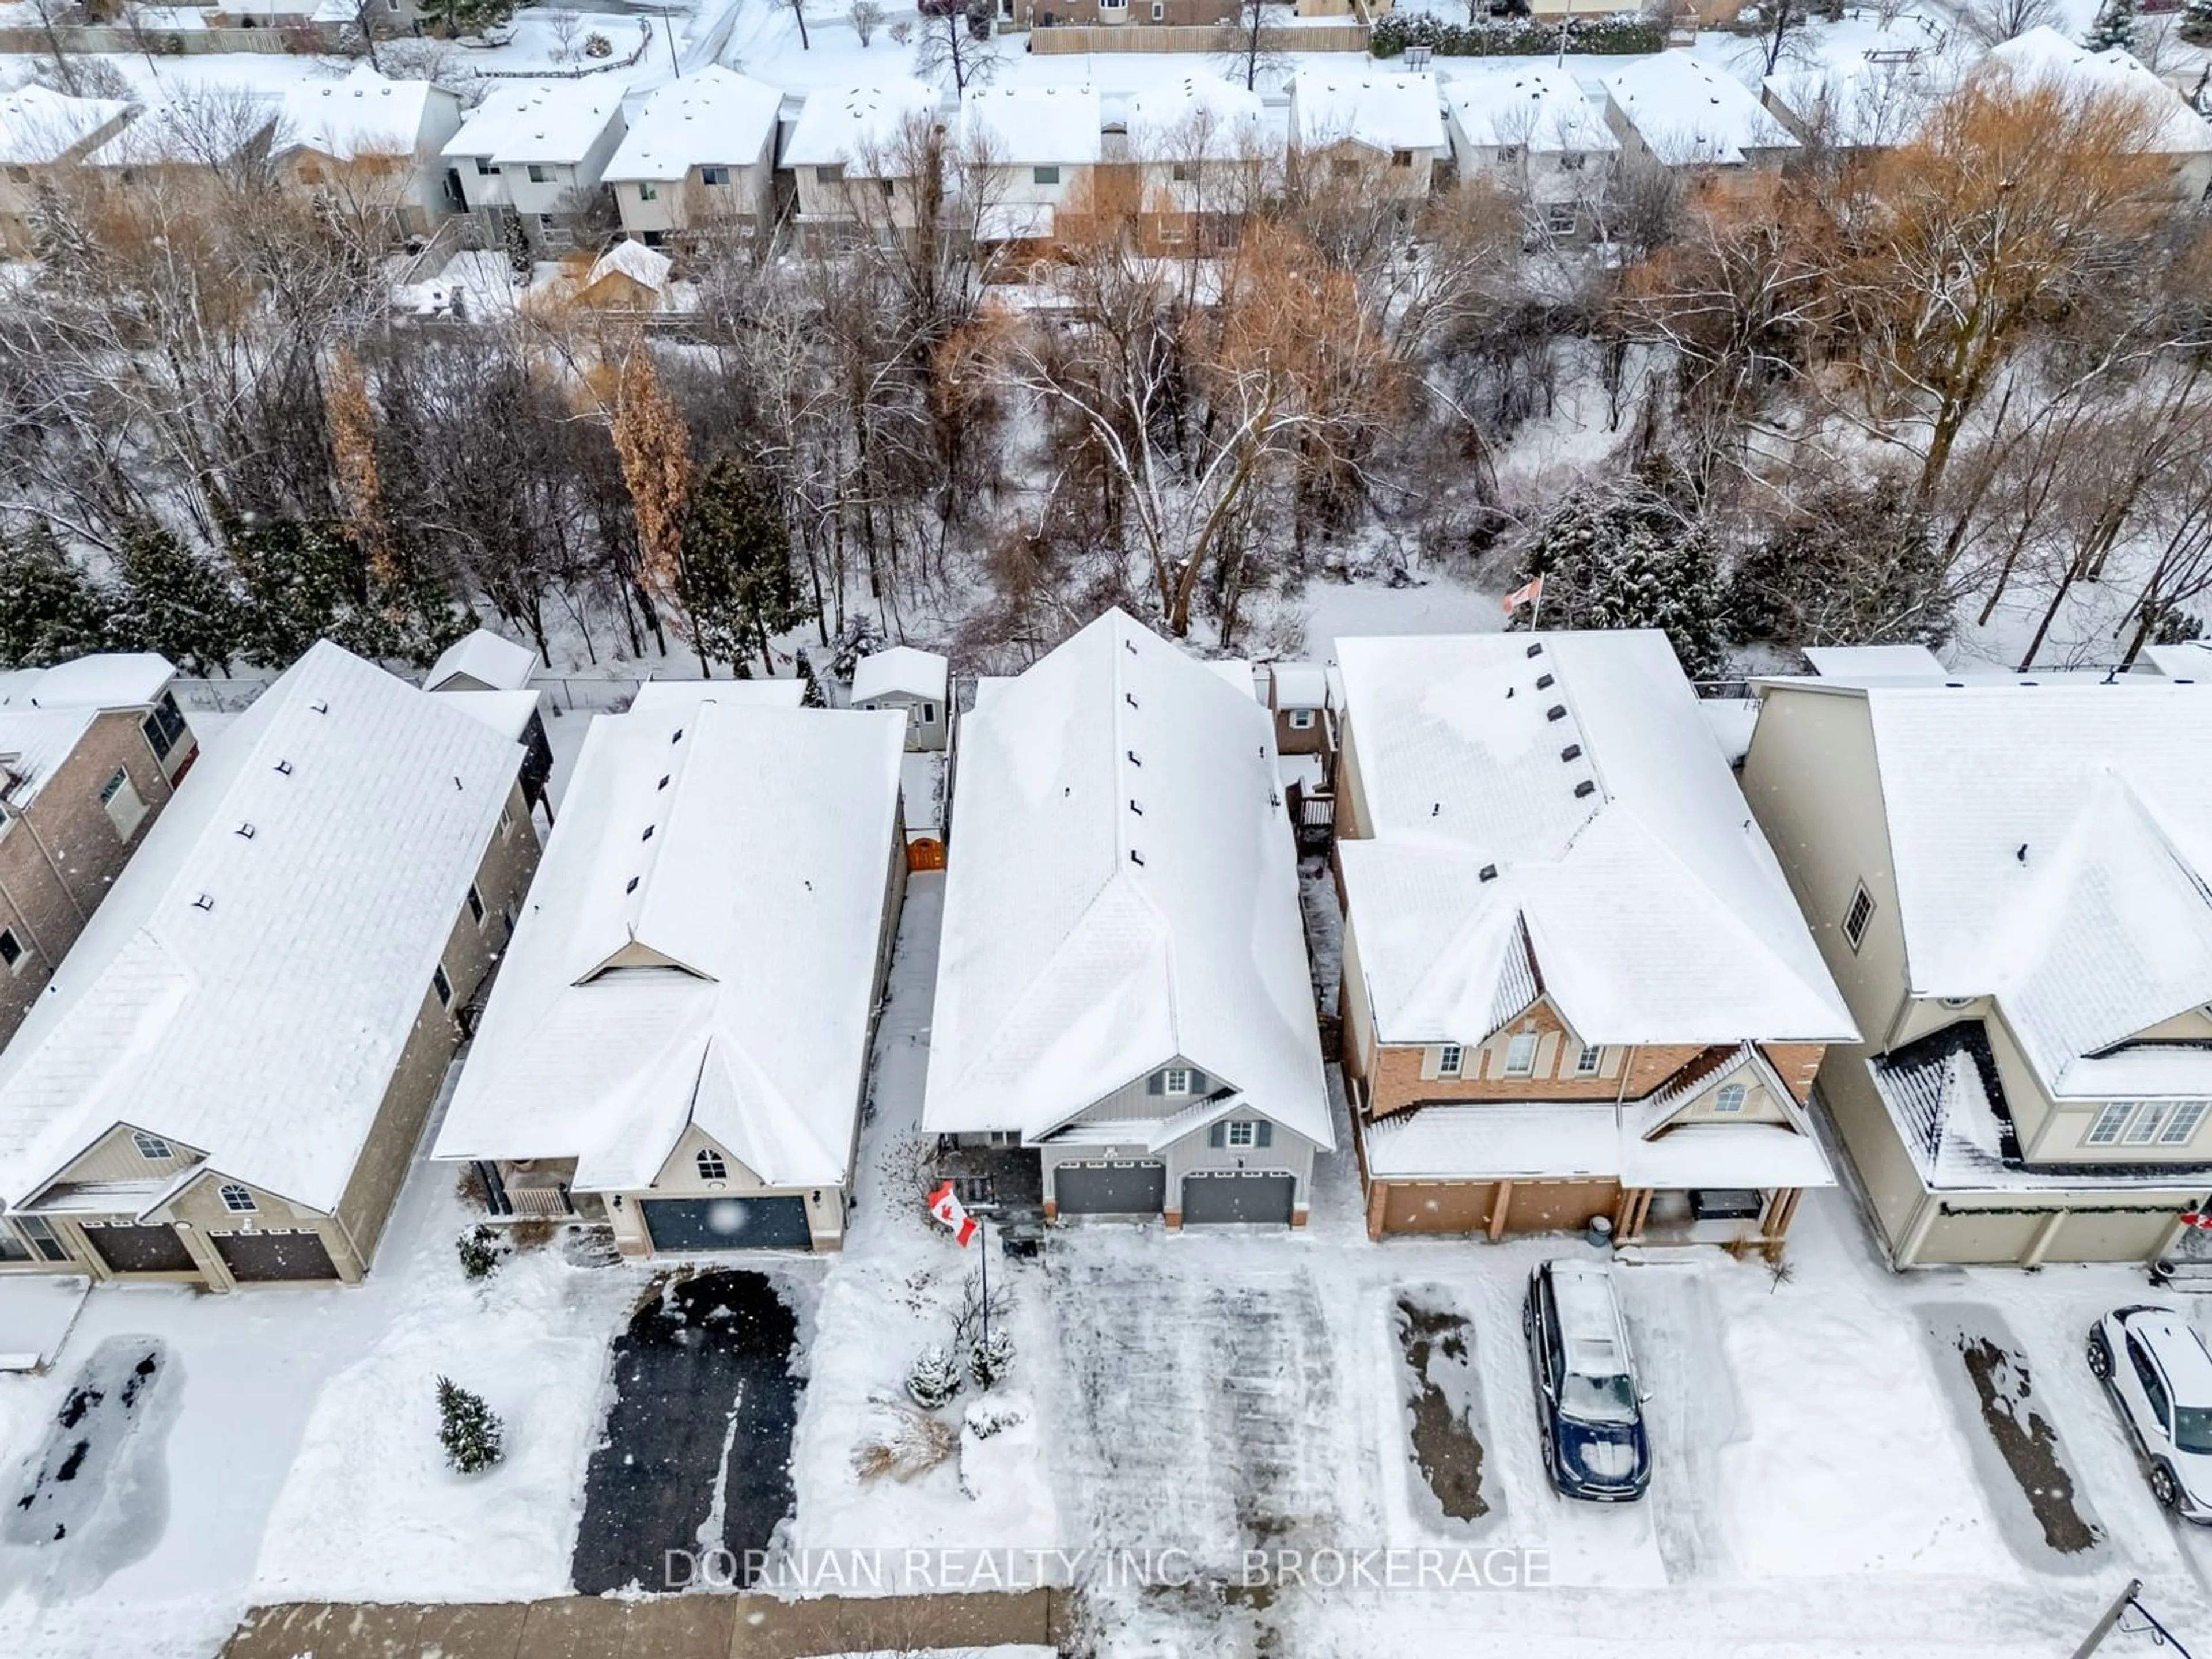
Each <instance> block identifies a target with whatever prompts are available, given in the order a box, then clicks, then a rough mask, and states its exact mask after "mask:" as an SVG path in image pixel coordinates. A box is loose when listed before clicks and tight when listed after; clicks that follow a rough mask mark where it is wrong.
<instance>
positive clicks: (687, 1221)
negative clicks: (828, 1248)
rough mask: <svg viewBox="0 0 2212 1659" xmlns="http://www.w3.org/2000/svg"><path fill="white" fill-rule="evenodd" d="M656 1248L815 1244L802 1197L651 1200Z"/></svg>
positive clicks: (648, 1213)
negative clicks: (809, 1229) (808, 1225)
mask: <svg viewBox="0 0 2212 1659" xmlns="http://www.w3.org/2000/svg"><path fill="white" fill-rule="evenodd" d="M643 1203H644V1206H645V1225H646V1231H648V1232H650V1233H651V1234H652V1235H653V1249H656V1250H805V1249H812V1248H813V1244H814V1235H813V1234H812V1233H811V1231H808V1228H807V1225H806V1200H805V1199H803V1198H648V1199H646V1200H643Z"/></svg>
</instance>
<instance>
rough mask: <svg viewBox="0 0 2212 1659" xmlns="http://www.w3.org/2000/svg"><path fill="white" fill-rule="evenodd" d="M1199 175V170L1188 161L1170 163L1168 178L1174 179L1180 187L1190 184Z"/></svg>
mask: <svg viewBox="0 0 2212 1659" xmlns="http://www.w3.org/2000/svg"><path fill="white" fill-rule="evenodd" d="M1197 173H1198V169H1197V168H1196V167H1193V166H1192V165H1191V164H1190V163H1189V162H1188V161H1170V162H1169V163H1168V177H1169V178H1170V179H1174V180H1175V182H1176V183H1177V184H1179V185H1187V184H1188V183H1189V182H1190V181H1191V179H1193V178H1194V177H1196V176H1197Z"/></svg>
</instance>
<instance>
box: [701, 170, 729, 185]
mask: <svg viewBox="0 0 2212 1659" xmlns="http://www.w3.org/2000/svg"><path fill="white" fill-rule="evenodd" d="M699 182H700V183H701V184H702V185H726V184H728V183H729V182H730V170H729V168H727V167H701V168H700V169H699Z"/></svg>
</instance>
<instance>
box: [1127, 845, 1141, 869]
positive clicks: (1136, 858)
mask: <svg viewBox="0 0 2212 1659" xmlns="http://www.w3.org/2000/svg"><path fill="white" fill-rule="evenodd" d="M1129 862H1130V863H1132V864H1133V865H1137V866H1139V867H1141V866H1143V864H1144V862H1145V855H1144V854H1142V853H1139V851H1138V850H1137V849H1136V848H1133V847H1132V848H1130V849H1129Z"/></svg>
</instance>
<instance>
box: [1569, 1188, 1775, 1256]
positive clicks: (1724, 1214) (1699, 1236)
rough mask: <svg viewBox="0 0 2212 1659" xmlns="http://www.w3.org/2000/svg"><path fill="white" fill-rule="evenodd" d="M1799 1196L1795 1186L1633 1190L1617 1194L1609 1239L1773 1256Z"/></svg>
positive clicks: (1640, 1243) (1616, 1241)
mask: <svg viewBox="0 0 2212 1659" xmlns="http://www.w3.org/2000/svg"><path fill="white" fill-rule="evenodd" d="M1803 1196H1804V1189H1803V1188H1799V1187H1772V1188H1754V1187H1743V1188H1735V1187H1692V1188H1680V1189H1667V1188H1656V1189H1655V1188H1649V1187H1645V1188H1630V1189H1628V1190H1626V1191H1624V1192H1623V1193H1622V1194H1621V1204H1620V1211H1619V1212H1617V1213H1616V1215H1615V1216H1614V1218H1613V1239H1614V1242H1615V1243H1620V1244H1639V1245H1645V1246H1653V1247H1662V1248H1663V1247H1666V1246H1670V1245H1688V1244H1717V1245H1719V1246H1720V1247H1722V1248H1723V1249H1728V1250H1733V1251H1736V1252H1739V1253H1741V1252H1743V1251H1747V1250H1759V1251H1762V1252H1764V1253H1765V1255H1768V1256H1770V1257H1772V1256H1778V1255H1781V1254H1782V1245H1783V1241H1784V1237H1786V1236H1787V1235H1788V1233H1789V1231H1790V1221H1791V1220H1792V1219H1793V1218H1795V1217H1796V1213H1797V1205H1798V1201H1799V1200H1801V1199H1802V1197H1803Z"/></svg>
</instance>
